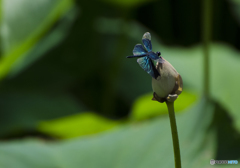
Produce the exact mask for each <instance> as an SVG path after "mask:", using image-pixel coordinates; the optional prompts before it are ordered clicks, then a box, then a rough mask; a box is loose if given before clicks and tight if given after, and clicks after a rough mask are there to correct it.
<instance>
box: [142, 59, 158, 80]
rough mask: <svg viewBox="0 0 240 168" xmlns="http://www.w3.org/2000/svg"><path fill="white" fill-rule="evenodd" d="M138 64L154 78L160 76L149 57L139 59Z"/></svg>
mask: <svg viewBox="0 0 240 168" xmlns="http://www.w3.org/2000/svg"><path fill="white" fill-rule="evenodd" d="M137 62H138V64H139V65H140V66H141V67H142V69H143V70H144V71H146V72H147V73H148V74H149V75H151V76H152V77H153V78H155V79H157V77H158V76H160V74H159V72H158V71H157V70H156V68H155V66H154V64H153V62H152V60H151V59H150V58H149V57H142V58H138V59H137Z"/></svg>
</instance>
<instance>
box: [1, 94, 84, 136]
mask: <svg viewBox="0 0 240 168" xmlns="http://www.w3.org/2000/svg"><path fill="white" fill-rule="evenodd" d="M83 110H86V109H85V108H84V106H81V105H80V103H79V102H78V104H77V103H76V102H75V101H74V99H73V98H72V97H70V96H68V95H57V94H46V93H39V92H33V91H31V92H29V93H27V92H7V93H1V94H0V111H2V112H4V115H1V132H0V136H7V135H12V134H21V133H24V132H27V131H33V130H35V129H36V126H37V123H38V122H39V121H42V120H46V119H53V118H56V117H60V116H64V115H70V114H74V113H76V112H80V111H83Z"/></svg>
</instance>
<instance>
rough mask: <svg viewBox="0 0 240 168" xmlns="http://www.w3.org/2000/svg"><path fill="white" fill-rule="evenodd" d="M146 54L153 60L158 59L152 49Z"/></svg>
mask: <svg viewBox="0 0 240 168" xmlns="http://www.w3.org/2000/svg"><path fill="white" fill-rule="evenodd" d="M147 55H148V56H149V57H150V58H151V59H153V60H157V59H159V57H158V55H157V54H156V53H154V52H152V51H151V52H149V53H148V54H147Z"/></svg>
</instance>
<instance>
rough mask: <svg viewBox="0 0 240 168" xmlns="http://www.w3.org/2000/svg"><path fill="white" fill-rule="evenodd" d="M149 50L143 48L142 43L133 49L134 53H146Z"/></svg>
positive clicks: (139, 54)
mask: <svg viewBox="0 0 240 168" xmlns="http://www.w3.org/2000/svg"><path fill="white" fill-rule="evenodd" d="M146 54H147V51H146V50H145V49H144V48H143V46H142V44H137V45H135V47H134V49H133V55H138V56H141V55H146Z"/></svg>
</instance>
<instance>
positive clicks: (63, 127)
mask: <svg viewBox="0 0 240 168" xmlns="http://www.w3.org/2000/svg"><path fill="white" fill-rule="evenodd" d="M119 123H120V121H113V120H109V119H106V118H103V117H101V116H99V115H97V114H94V113H92V112H83V113H81V114H75V115H71V116H67V117H63V118H58V119H55V120H51V121H43V122H40V123H39V126H38V130H39V131H40V132H42V133H45V134H48V135H51V136H55V137H60V138H73V137H78V136H83V135H89V134H95V133H98V132H102V131H106V130H109V129H112V128H114V127H116V126H118V125H119Z"/></svg>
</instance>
